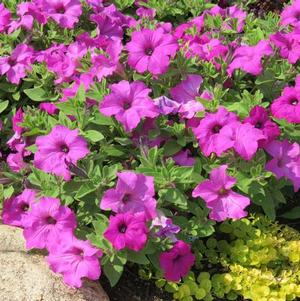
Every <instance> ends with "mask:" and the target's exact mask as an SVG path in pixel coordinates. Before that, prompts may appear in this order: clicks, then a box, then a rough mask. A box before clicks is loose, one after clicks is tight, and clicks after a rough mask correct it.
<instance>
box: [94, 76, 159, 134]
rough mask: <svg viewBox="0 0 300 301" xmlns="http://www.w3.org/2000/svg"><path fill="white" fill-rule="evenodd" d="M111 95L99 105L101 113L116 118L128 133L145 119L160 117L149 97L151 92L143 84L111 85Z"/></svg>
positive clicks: (124, 82)
mask: <svg viewBox="0 0 300 301" xmlns="http://www.w3.org/2000/svg"><path fill="white" fill-rule="evenodd" d="M110 88H111V93H110V94H109V95H107V96H105V97H104V99H103V101H102V102H101V103H100V105H99V109H100V112H101V113H102V114H104V115H106V116H115V118H116V119H117V120H118V121H119V122H121V123H122V125H123V126H124V128H125V130H126V131H128V132H129V131H132V130H133V129H135V128H136V127H137V125H138V124H139V122H140V121H141V119H142V118H144V117H150V118H154V117H156V116H157V115H158V112H157V109H156V107H155V105H154V102H153V101H152V100H151V98H150V97H149V96H148V95H149V93H150V92H151V90H150V89H148V88H147V87H146V86H145V84H144V83H143V82H140V81H135V82H132V83H129V82H127V81H125V80H122V81H120V82H119V83H117V84H112V85H111V87H110Z"/></svg>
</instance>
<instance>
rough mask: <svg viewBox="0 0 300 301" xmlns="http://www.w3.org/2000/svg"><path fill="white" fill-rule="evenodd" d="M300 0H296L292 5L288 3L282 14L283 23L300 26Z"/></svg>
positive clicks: (281, 21) (281, 22)
mask: <svg viewBox="0 0 300 301" xmlns="http://www.w3.org/2000/svg"><path fill="white" fill-rule="evenodd" d="M299 16H300V1H299V0H294V1H293V4H292V5H288V6H286V7H285V8H284V10H283V11H282V12H281V15H280V19H281V20H280V24H281V25H292V26H295V27H300V18H299Z"/></svg>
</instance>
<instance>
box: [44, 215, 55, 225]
mask: <svg viewBox="0 0 300 301" xmlns="http://www.w3.org/2000/svg"><path fill="white" fill-rule="evenodd" d="M46 221H47V224H49V225H55V224H56V219H54V218H53V217H52V216H48V217H47V218H46Z"/></svg>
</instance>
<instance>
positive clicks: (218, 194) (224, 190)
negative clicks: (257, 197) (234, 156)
mask: <svg viewBox="0 0 300 301" xmlns="http://www.w3.org/2000/svg"><path fill="white" fill-rule="evenodd" d="M226 170H227V165H221V166H220V167H218V168H215V169H213V170H212V171H211V173H210V177H209V180H205V181H203V182H202V183H200V184H199V185H198V186H197V187H196V188H195V189H194V190H193V193H192V195H193V197H194V198H196V197H201V198H202V199H203V200H204V201H205V203H206V206H207V208H209V209H211V211H210V214H209V217H210V218H211V219H213V220H216V221H218V222H220V221H224V220H225V219H227V218H233V219H240V218H242V217H245V216H247V212H246V211H244V209H245V207H247V206H248V205H249V204H250V199H249V198H247V197H245V196H243V195H241V194H238V193H236V192H234V191H233V190H231V188H232V187H233V186H234V184H235V183H236V179H235V178H234V177H230V176H228V175H227V174H226Z"/></svg>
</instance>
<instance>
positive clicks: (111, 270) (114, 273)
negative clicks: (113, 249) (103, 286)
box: [102, 261, 124, 287]
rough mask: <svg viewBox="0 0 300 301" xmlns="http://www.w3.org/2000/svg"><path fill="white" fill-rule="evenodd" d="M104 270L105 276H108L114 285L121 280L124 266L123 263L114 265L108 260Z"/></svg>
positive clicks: (112, 285)
mask: <svg viewBox="0 0 300 301" xmlns="http://www.w3.org/2000/svg"><path fill="white" fill-rule="evenodd" d="M102 268H103V272H104V274H105V276H106V277H107V278H108V280H109V282H110V285H111V287H114V286H115V285H116V284H117V283H118V282H119V280H120V278H121V276H122V273H123V270H124V266H123V265H114V264H112V263H111V262H109V261H108V262H106V263H105V264H104V265H103V267H102Z"/></svg>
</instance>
